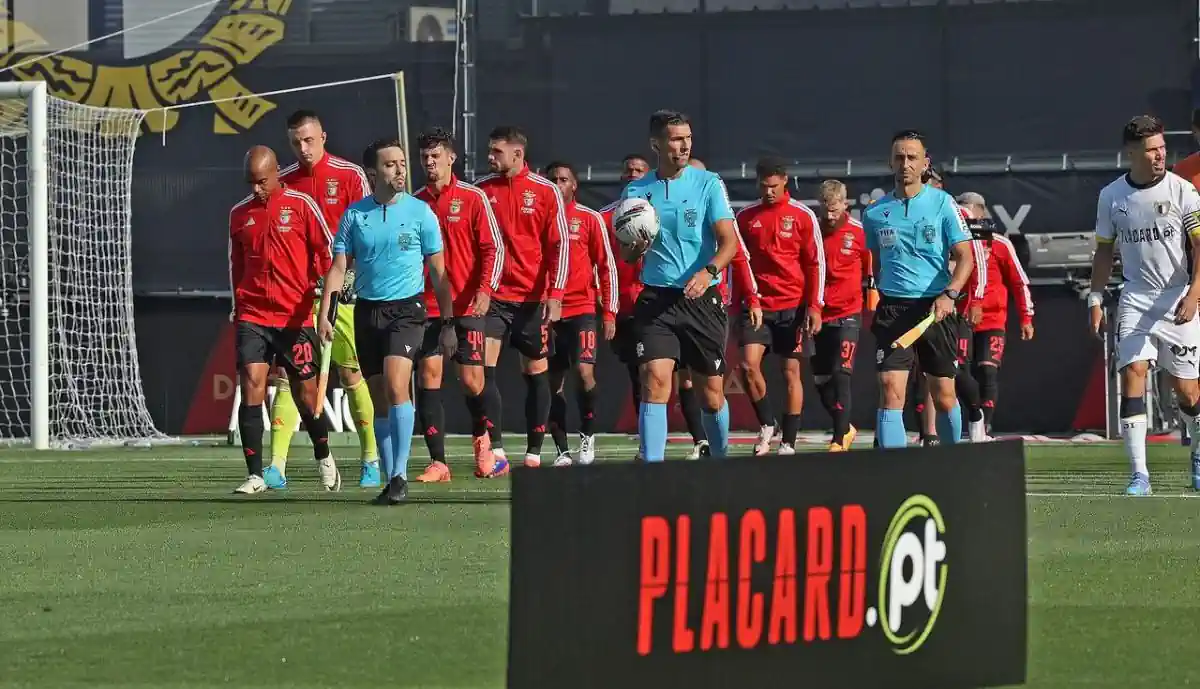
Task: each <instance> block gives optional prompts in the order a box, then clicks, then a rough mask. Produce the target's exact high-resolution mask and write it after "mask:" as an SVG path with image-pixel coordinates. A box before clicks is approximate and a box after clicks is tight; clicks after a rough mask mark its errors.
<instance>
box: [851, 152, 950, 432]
mask: <svg viewBox="0 0 1200 689" xmlns="http://www.w3.org/2000/svg"><path fill="white" fill-rule="evenodd" d="M928 167H929V157H928V156H927V154H926V151H925V142H924V140H923V138H922V137H921V134H919V133H918V132H915V131H911V130H908V131H903V132H900V133H898V134H896V135H895V136H894V137H893V138H892V156H891V168H892V173H893V174H894V175H895V178H896V186H895V188H894V189H893V190H892V192H891V193H889V194H888V195H887V196H884V197H883V198H881V199H879V201H877V202H876V203H874V204H872V205H870V206H868V207H867V209H866V210H865V211H864V212H863V215H862V223H863V231H864V232H865V234H866V239H867V246H868V247H870V249H871V251H872V252H874V253H875V255H876V256H877V257H878V258H877V260H878V261H879V269H878V270H876V271H875V274H876V275H877V276H878V277H877V280H878V286H879V292H880V294H881V295H882V297H881V299H880V302H879V309H878V310H877V311H876V312H875V319H874V323H873V324H872V326H871V331H872V333H873V334H874V335H875V346H876V351H875V362H876V364H877V367H878V370H879V387H880V409H879V415H878V418H877V420H876V425H875V433H876V439H877V440H878V443H879V446H880V447H904V446H905V444H906V443H907V440H908V439H907V436H906V435H905V432H904V395H905V393H906V391H907V388H908V374H909V371H911V370H912V366H913V361H914V358H915V359H916V360H917V361H918V362H920V365H921V370H922V371H924V373H925V375H926V377H927V379H928V381H929V390H930V392H931V393H932V396H933V405H934V407H935V408H936V409H937V428H938V437H939V438H940V440H941V441H942V442H943V443H957V442H959V439H960V438H961V437H962V413H961V412H960V410H959V408H958V398H957V396H956V395H955V392H954V375H955V372H956V370H957V366H958V357H957V350H956V348H955V344H956V342H955V340H956V338H957V334H956V330H955V328H954V325H953V318H951V319H949V320H947V317H948V316H952V315H953V314H954V302H955V301H957V300H958V299H959V298H961V296H962V289H963V287H965V286H966V284H967V280H968V279H969V278H970V276H971V270H972V268H973V260H972V254H971V249H970V246H971V245H970V239H971V235H970V233H969V232H968V231H967V226H966V223H965V222H964V221H963V219H962V216H961V215H959V213H958V207H957V205H956V204H955V203H954V199H953V198H951V197H950V195H949V194H947V193H946V192H944V191H942V190H941V189H935V188H934V187H932V186H930V185H928V184H925V183H923V182H922V181H921V180H922V175H923V174H924V173H925V171H926V169H927V168H928ZM951 261H954V272H953V274H951V271H950V264H951ZM931 311H932V312H933V315H934V318H935V320H936V322H935V323H934V324H933V325H931V326H929V328H928V329H927V330H926V331H925V333H924V334H923V335H922V336H921V337H920V339H918V340H917V341H916V342H915V343H914V344H913V345H912V346H911V347H897V348H893V347H892V343H893V342H895V341H896V340H897V339H898V338H900V336H901V335H903V334H904V333H905V332H908V331H909V330H910V329H912V328H913V327H914V326H916V325H917V324H918V323H920V322H921V321H922V320H923V319H924V318H925V317H926V316H928V315H929V313H930V312H931Z"/></svg>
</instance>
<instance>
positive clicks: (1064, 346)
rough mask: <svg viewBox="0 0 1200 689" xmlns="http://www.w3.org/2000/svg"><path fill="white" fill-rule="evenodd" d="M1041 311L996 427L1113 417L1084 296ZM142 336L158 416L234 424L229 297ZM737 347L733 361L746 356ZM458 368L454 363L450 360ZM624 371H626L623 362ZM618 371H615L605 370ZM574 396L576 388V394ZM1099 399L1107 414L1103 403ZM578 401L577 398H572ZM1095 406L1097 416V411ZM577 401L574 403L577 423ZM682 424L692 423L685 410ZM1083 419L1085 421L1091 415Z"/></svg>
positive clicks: (453, 419)
mask: <svg viewBox="0 0 1200 689" xmlns="http://www.w3.org/2000/svg"><path fill="white" fill-rule="evenodd" d="M1034 299H1035V300H1036V304H1037V310H1038V314H1037V317H1036V319H1035V325H1036V326H1037V337H1036V338H1035V339H1034V340H1033V341H1032V342H1027V343H1026V342H1020V341H1019V335H1018V334H1017V333H1016V332H1015V331H1010V334H1009V345H1008V347H1007V349H1006V352H1005V363H1004V368H1003V370H1002V372H1001V388H1000V395H1001V397H1000V403H999V407H998V410H997V413H996V418H995V427H996V429H997V430H998V431H1000V432H1011V431H1022V432H1031V433H1066V432H1069V431H1072V430H1077V429H1079V428H1097V427H1103V422H1104V418H1103V415H1102V407H1103V399H1102V396H1101V397H1099V398H1098V397H1097V395H1102V389H1103V388H1100V391H1097V390H1096V389H1095V388H1094V387H1092V386H1094V385H1095V381H1096V378H1097V376H1099V375H1100V368H1099V366H1100V364H1099V362H1100V356H1101V353H1100V346H1099V343H1098V342H1097V341H1095V340H1093V339H1092V338H1091V337H1090V336H1089V335H1088V333H1087V331H1086V327H1085V320H1084V317H1083V314H1084V310H1083V305H1082V303H1081V302H1080V300H1079V298H1078V296H1077V295H1076V294H1075V293H1074V292H1073V291H1071V290H1069V289H1068V288H1067V287H1065V286H1063V287H1040V288H1035V289H1034ZM136 307H137V308H136V311H137V314H136V317H137V336H138V337H137V344H138V352H139V355H140V358H141V368H142V378H143V381H144V383H145V391H146V398H147V402H148V404H149V408H150V412H151V414H153V415H154V420H155V423H156V425H157V426H158V427H159V428H160V429H163V430H164V431H166V432H168V433H172V434H179V433H187V434H193V433H220V434H224V433H225V431H226V430H227V427H228V421H229V413H230V409H231V405H232V400H233V397H232V395H233V385H234V380H235V379H234V348H233V328H232V326H231V325H230V324H229V322H228V315H229V307H228V302H226V301H224V300H221V299H182V300H181V299H162V298H139V299H138V300H137V302H136ZM734 350H735V348H732V347H731V350H730V356H731V357H733V359H732V360H731V366H730V368H731V369H733V368H734V366H733V365H732V364H734V363H735V362H736V361H737V360H738V359H737V355H736V351H734ZM598 352H599V361H598V363H597V366H598V367H599V371H600V380H601V381H602V382H601V385H600V386H599V388H598V389H599V395H600V396H599V398H598V399H597V404H596V409H597V420H596V421H597V426H596V427H597V430H599V431H601V432H612V431H629V430H632V429H633V428H634V427H635V426H636V414H635V413H634V410H633V408H632V406H631V402H630V399H629V384H628V382H627V379H626V377H625V375H624V372H623V370H622V369H621V365H620V363H619V362H618V361H617V360H616V358H615V357H614V356H613V355H612V353H611V352H610V351H609V349H608V348H607V347H600V348H599V350H598ZM874 357H875V349H874V343H873V341H872V339H871V337H870V334H869V333H867V332H864V336H863V340H862V341H861V342H860V344H859V347H858V353H857V358H856V370H855V375H854V384H853V385H854V388H853V389H854V400H855V406H854V423H855V424H856V425H857V426H859V427H862V428H873V427H874V425H875V405H876V401H875V400H876V394H877V393H876V390H877V388H876V383H875V375H874ZM764 369H765V370H766V372H767V378H768V383H769V385H770V386H771V390H772V391H773V393H772V397H773V399H775V400H776V402H777V403H778V401H780V400H782V394H781V393H782V379H781V377H780V375H779V370H778V367H777V366H776V365H775V360H774V359H770V360H768V362H767V364H766V365H765V366H764ZM447 370H448V371H449V370H450V369H449V368H447ZM497 371H498V375H499V379H500V386H501V391H502V395H503V396H504V398H505V399H507V400H509V401H512V400H522V399H524V394H525V383H524V381H523V380H522V379H521V375H520V367H519V365H518V363H517V361H516V358H515V355H514V354H513V353H512V352H511V351H507V352H505V354H504V357H502V359H501V362H500V365H499V367H498V368H497ZM618 371H620V373H619V374H618V373H617V372H618ZM605 372H609V373H605ZM727 385H728V392H729V400H730V407H731V411H732V415H733V422H734V425H735V426H736V427H738V428H742V429H746V430H749V429H752V428H755V427H756V423H755V422H754V416H753V412H752V410H751V408H750V404H749V401H748V399H747V398H746V396H745V394H744V393H743V392H742V386H741V383H740V380H733V379H731V380H729V382H728V384H727ZM444 388H445V389H446V390H447V391H448V392H447V394H445V395H444V399H445V403H446V420H447V429H448V432H451V433H465V432H468V429H469V419H468V416H467V411H466V408H465V406H464V405H463V403H462V397H461V396H460V395H458V394H456V393H455V391H456V390H457V381H456V380H454V379H453V378H451V379H449V380H447V381H446V383H445V384H444ZM571 398H572V399H573V395H572V397H571ZM805 399H806V400H807V401H806V404H805V410H804V415H803V427H804V428H805V429H820V428H827V427H828V424H829V421H828V418H827V416H826V414H825V412H824V411H823V410H822V409H821V406H820V403H819V402H818V398H817V396H816V392H815V390H813V389H811V385H810V386H809V389H808V390H807V391H806V398H805ZM1097 400H1099V404H1100V407H1099V409H1100V415H1099V416H1097V415H1096V414H1095V411H1096V409H1097V407H1096V406H1095V405H1096V404H1097ZM571 406H572V407H573V406H574V405H571ZM506 407H507V409H510V410H514V411H513V413H511V414H510V415H509V416H506V417H505V418H504V426H505V428H506V429H507V430H509V431H511V432H515V433H523V432H524V430H523V428H524V418H523V415H522V412H521V411H520V410H521V409H522V408H523V407H522V405H521V404H508V405H506ZM1089 412H1090V413H1091V416H1090V417H1089V416H1088V413H1089ZM574 413H575V412H574V409H572V410H571V414H572V421H571V423H572V424H574V423H575V421H576V420H575V417H574ZM672 414H673V417H672V424H673V427H674V428H676V429H682V424H681V418H680V417H679V414H678V410H677V409H676V410H674V411H673V413H672ZM1081 424H1082V425H1081Z"/></svg>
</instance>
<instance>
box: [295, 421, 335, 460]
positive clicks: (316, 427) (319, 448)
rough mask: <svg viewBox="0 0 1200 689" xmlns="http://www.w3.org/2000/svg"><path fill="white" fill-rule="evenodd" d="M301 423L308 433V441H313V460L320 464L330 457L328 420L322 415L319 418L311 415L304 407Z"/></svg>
mask: <svg viewBox="0 0 1200 689" xmlns="http://www.w3.org/2000/svg"><path fill="white" fill-rule="evenodd" d="M300 422H301V423H302V424H303V426H304V430H305V431H306V432H307V433H308V439H309V440H311V441H312V446H313V458H314V459H316V460H317V461H318V462H319V461H321V460H322V459H325V458H326V457H328V456H329V423H328V419H327V418H326V417H325V416H324V415H321V418H317V417H315V416H313V415H312V414H309V413H308V412H307V411H306V410H305V409H304V408H303V407H302V408H301V409H300Z"/></svg>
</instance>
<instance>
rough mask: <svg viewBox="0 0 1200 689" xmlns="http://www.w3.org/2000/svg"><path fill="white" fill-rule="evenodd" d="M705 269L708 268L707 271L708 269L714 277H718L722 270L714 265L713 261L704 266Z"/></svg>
mask: <svg viewBox="0 0 1200 689" xmlns="http://www.w3.org/2000/svg"><path fill="white" fill-rule="evenodd" d="M704 269H705V270H707V271H708V274H709V275H711V276H713V277H716V276H718V275H720V274H721V271H720V270H718V269H717V267H716V266H714V265H713V264H711V263H709V264H708V265H706V266H704Z"/></svg>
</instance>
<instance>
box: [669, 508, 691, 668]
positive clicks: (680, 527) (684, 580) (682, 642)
mask: <svg viewBox="0 0 1200 689" xmlns="http://www.w3.org/2000/svg"><path fill="white" fill-rule="evenodd" d="M691 543H692V520H691V518H690V517H688V516H687V515H686V514H685V515H681V516H680V517H679V521H678V522H676V523H675V627H674V629H675V631H674V634H673V636H672V642H671V646H672V648H674V649H675V652H676V653H687V652H689V651H691V650H692V649H693V648H695V647H696V633H695V632H694V631H692V629H691V628H690V627H688V619H687V618H688V609H687V604H688V568H689V567H690V565H691V562H690V558H691V554H692V553H691Z"/></svg>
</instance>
